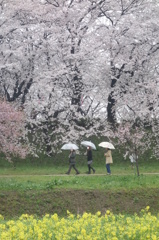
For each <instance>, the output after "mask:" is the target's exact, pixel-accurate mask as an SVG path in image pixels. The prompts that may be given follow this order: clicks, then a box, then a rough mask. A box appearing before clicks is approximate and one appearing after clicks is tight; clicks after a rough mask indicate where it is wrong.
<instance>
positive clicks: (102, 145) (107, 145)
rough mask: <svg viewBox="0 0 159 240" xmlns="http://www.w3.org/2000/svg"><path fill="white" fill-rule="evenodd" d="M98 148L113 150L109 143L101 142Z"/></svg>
mask: <svg viewBox="0 0 159 240" xmlns="http://www.w3.org/2000/svg"><path fill="white" fill-rule="evenodd" d="M98 146H99V147H103V148H109V149H115V147H114V146H113V144H112V143H110V142H101V143H99V144H98Z"/></svg>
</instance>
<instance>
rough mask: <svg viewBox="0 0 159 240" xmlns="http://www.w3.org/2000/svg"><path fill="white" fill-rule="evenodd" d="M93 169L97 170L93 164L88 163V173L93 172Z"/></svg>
mask: <svg viewBox="0 0 159 240" xmlns="http://www.w3.org/2000/svg"><path fill="white" fill-rule="evenodd" d="M91 169H92V171H93V172H95V169H94V168H93V167H92V166H91V164H88V173H91Z"/></svg>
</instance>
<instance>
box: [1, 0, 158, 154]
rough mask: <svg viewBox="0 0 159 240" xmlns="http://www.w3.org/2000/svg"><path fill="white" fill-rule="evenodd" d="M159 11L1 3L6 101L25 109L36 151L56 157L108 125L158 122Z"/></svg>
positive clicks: (46, 0)
mask: <svg viewBox="0 0 159 240" xmlns="http://www.w3.org/2000/svg"><path fill="white" fill-rule="evenodd" d="M158 9H159V8H158V4H157V2H155V1H145V0H131V1H128V0H122V1H119V0H117V1H114V0H113V1H106V0H97V1H94V0H83V1H82V0H66V1H64V0H59V1H56V0H27V1H23V0H10V1H7V0H3V1H2V0H1V1H0V11H1V17H0V26H1V35H0V44H1V47H2V48H1V49H2V51H1V52H0V59H1V65H0V69H1V71H0V86H1V88H0V89H1V90H0V94H1V95H2V96H5V97H6V98H7V100H8V101H10V102H11V101H16V102H17V104H19V105H20V106H23V109H24V111H25V113H26V116H27V120H28V125H27V126H29V128H28V130H29V131H31V132H32V136H33V142H32V143H34V142H36V143H37V144H38V145H39V149H40V150H42V149H43V146H46V148H45V151H46V152H47V153H50V152H52V151H56V146H57V144H58V143H60V142H63V141H66V140H69V139H70V140H74V141H75V140H77V139H78V138H82V137H83V136H85V137H88V136H90V135H96V134H97V133H100V134H105V135H107V130H109V129H107V127H104V128H103V126H109V125H108V124H107V121H108V123H113V124H116V122H117V121H119V120H120V121H121V120H122V119H124V118H125V119H129V120H130V119H131V118H132V116H133V117H134V115H135V116H136V117H140V118H143V119H145V116H148V117H149V118H150V119H151V116H152V114H153V113H152V112H153V111H155V113H156V111H157V107H158V105H157V103H156V98H158V93H157V83H158V62H157V61H158V60H157V59H158V36H159V35H158V27H157V24H156V19H157V18H158ZM151 92H155V94H154V95H153V100H152V98H150V95H151ZM125 112H126V114H125ZM100 129H101V130H102V131H100ZM103 129H104V131H103ZM103 132H104V133H103Z"/></svg>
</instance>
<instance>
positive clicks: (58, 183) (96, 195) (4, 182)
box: [0, 151, 159, 219]
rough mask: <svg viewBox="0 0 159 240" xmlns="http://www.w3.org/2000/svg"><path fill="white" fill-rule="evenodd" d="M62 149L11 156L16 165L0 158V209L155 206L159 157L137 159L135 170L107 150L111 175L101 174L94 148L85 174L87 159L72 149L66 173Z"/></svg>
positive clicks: (10, 213)
mask: <svg viewBox="0 0 159 240" xmlns="http://www.w3.org/2000/svg"><path fill="white" fill-rule="evenodd" d="M67 155H68V152H65V153H62V154H59V155H56V156H53V157H52V158H48V157H44V156H43V157H41V158H39V159H37V158H27V159H25V160H20V159H16V165H15V166H16V167H13V165H12V164H10V163H8V162H7V161H5V159H4V158H0V214H2V215H4V216H5V217H6V218H8V219H10V218H14V217H17V216H20V215H21V214H23V213H29V214H36V215H38V216H42V215H43V214H45V213H50V214H52V213H55V212H56V213H58V214H59V216H65V215H66V212H67V210H69V211H70V212H72V213H74V214H76V213H81V214H82V213H83V212H84V211H87V212H91V213H96V212H97V211H101V212H102V213H103V214H104V212H105V210H106V209H110V210H112V211H113V212H114V213H124V214H127V213H128V214H133V213H134V212H140V210H141V209H143V208H145V207H146V206H147V205H149V206H150V208H151V210H152V212H153V214H155V213H156V214H157V213H158V209H159V200H158V199H159V190H158V186H159V161H158V160H157V159H151V160H150V159H144V158H141V159H140V161H139V171H140V176H139V177H138V176H137V174H136V168H132V167H131V164H130V161H129V160H128V159H127V160H124V159H123V158H122V156H121V155H120V154H118V153H117V152H115V151H114V152H113V160H114V163H113V164H112V165H111V171H112V175H111V176H108V175H106V168H105V159H104V157H103V152H100V151H96V152H94V161H93V167H94V168H95V169H96V173H95V174H91V175H87V174H86V171H87V170H88V169H87V160H86V156H84V155H77V157H76V160H77V164H76V166H77V168H78V169H79V171H80V173H81V174H80V175H77V176H76V175H75V172H74V169H72V172H71V174H70V175H69V176H68V175H66V174H65V172H66V171H67V170H68V166H69V164H68V156H67Z"/></svg>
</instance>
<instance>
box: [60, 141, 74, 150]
mask: <svg viewBox="0 0 159 240" xmlns="http://www.w3.org/2000/svg"><path fill="white" fill-rule="evenodd" d="M61 149H62V150H72V149H73V150H77V149H78V147H77V145H76V144H74V143H71V142H69V143H66V144H64V145H63V146H62V148H61Z"/></svg>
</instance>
